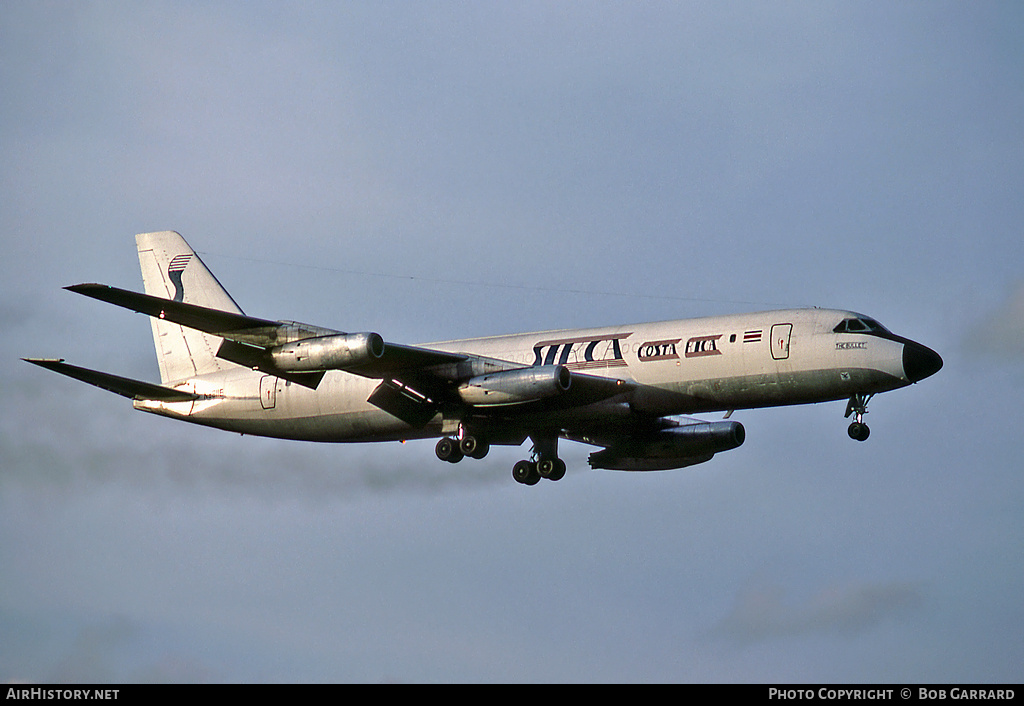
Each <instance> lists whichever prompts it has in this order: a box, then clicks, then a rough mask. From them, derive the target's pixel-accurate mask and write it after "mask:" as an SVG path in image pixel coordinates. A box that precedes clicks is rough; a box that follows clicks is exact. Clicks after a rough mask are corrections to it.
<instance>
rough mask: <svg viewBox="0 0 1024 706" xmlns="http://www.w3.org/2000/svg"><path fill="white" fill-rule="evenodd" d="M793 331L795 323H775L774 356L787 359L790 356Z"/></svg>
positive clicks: (772, 342) (772, 341)
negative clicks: (790, 341) (790, 339)
mask: <svg viewBox="0 0 1024 706" xmlns="http://www.w3.org/2000/svg"><path fill="white" fill-rule="evenodd" d="M792 333H793V324H775V325H774V326H772V340H771V346H772V358H774V359H775V360H787V359H788V358H789V337H790V336H791V335H792Z"/></svg>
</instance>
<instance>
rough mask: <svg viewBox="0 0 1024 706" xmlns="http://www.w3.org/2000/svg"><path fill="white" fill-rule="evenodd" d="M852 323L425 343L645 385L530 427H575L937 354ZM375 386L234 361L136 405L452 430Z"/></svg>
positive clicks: (747, 403)
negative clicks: (403, 408)
mask: <svg viewBox="0 0 1024 706" xmlns="http://www.w3.org/2000/svg"><path fill="white" fill-rule="evenodd" d="M845 320H858V321H859V320H863V317H861V316H860V315H858V314H856V313H853V312H848V311H839V310H830V309H787V310H780V311H767V312H759V313H752V314H737V315H729V316H717V317H706V318H696V319H682V320H676V321H663V322H655V323H643V324H633V325H628V326H617V327H604V328H592V329H574V330H556V331H544V332H536V333H523V334H516V335H511V336H495V337H487V338H475V339H465V340H457V341H446V342H440V343H430V344H426V345H425V347H428V348H431V349H434V350H440V351H449V352H453V353H470V354H473V355H474V356H482V357H486V358H493V359H495V360H500V361H506V362H508V363H514V364H517V365H520V366H522V367H527V366H540V365H562V366H565V367H566V368H567V369H568V370H569V371H571V372H581V373H587V374H589V375H594V376H600V377H605V378H610V379H616V380H623V381H627V382H636V383H640V384H641V385H642V387H639V388H637V389H635V390H631V391H629V392H624V393H623V394H622V395H621V396H617V397H612V398H610V399H605V400H602V401H600V402H597V403H595V404H594V405H591V406H590V408H588V407H583V408H579V407H574V408H572V409H570V410H566V411H565V412H559V411H558V410H555V411H551V410H545V411H542V412H539V413H538V415H537V416H535V417H534V418H532V419H531V420H530V422H529V426H530V427H531V428H533V427H536V426H538V425H539V426H543V427H550V428H557V427H568V428H571V427H573V426H576V425H579V424H581V423H583V422H585V421H587V420H588V419H598V418H604V417H606V416H607V415H608V414H609V413H610V410H611V408H613V407H619V408H622V409H623V410H628V411H629V412H631V413H640V414H649V415H656V416H666V415H683V414H697V413H706V412H716V411H725V410H737V409H749V408H757V407H772V406H778V405H792V404H807V403H815V402H826V401H831V400H840V399H847V398H850V397H852V396H853V395H857V394H860V395H871V394H874V393H877V392H884V391H887V390H893V389H896V388H900V387H904V386H906V385H909V384H911V383H913V382H915V381H916V380H917V379H921V378H923V377H926V376H927V375H929V374H931V372H934V370H931V371H930V372H929V371H928V369H929V368H931V367H935V363H934V361H933V360H931V356H934V355H935V354H934V353H932V352H931V351H929V349H927V348H925V347H924V346H921V345H920V344H917V343H914V342H912V341H909V340H907V339H903V338H900V337H898V336H895V335H893V334H891V333H888V332H887V331H884V330H882V331H843V332H836V331H835V330H834V329H835V328H836V326H837V325H838V324H839V323H840V322H842V321H845ZM869 321H870V320H869ZM935 358H937V356H935ZM938 364H939V365H941V362H939V363H938ZM915 366H916V367H915ZM908 368H909V370H908ZM935 369H937V367H936V368H935ZM377 384H378V381H377V380H374V379H368V378H365V377H361V376H359V375H354V374H352V373H348V372H344V371H340V370H333V371H328V372H327V373H326V375H325V377H324V379H323V381H322V382H321V383H320V385H319V386H318V387H317V388H316V389H310V388H308V387H304V386H302V385H298V384H293V383H291V382H289V381H288V380H285V379H283V378H280V377H277V376H274V375H266V374H262V373H260V372H258V371H252V370H247V369H243V368H235V369H233V370H229V371H222V372H217V373H210V374H207V375H201V376H197V377H194V378H190V379H187V380H182V381H179V382H177V383H174V384H171V385H169V386H170V387H173V388H176V389H182V390H187V391H189V392H194V393H196V394H198V395H200V399H197V400H195V401H188V402H161V401H155V400H137V401H136V402H135V406H136V408H138V409H142V410H145V411H148V412H153V413H156V414H161V415H165V416H169V417H175V418H178V419H183V420H186V421H190V422H195V423H198V424H205V425H209V426H214V427H217V428H221V429H226V430H230V431H236V432H240V433H244V434H254V435H261V436H272V437H278V438H289V439H304V440H312V441H329V442H363V441H386V440H396V439H413V438H428V437H436V436H438V435H440V434H442V433H443V432H444V431H447V430H444V429H443V426H444V424H445V422H444V420H443V416H442V415H441V414H438V415H437V416H436V417H435V418H434V419H433V420H431V421H430V422H428V423H427V424H426V425H422V426H418V427H417V426H412V425H410V424H408V423H405V422H403V421H401V420H400V419H398V418H396V417H394V416H393V415H391V414H388V413H387V412H384V411H383V410H381V409H379V408H378V407H376V406H374V405H372V404H370V403H369V402H367V401H366V400H367V398H368V397H369V396H370V394H371V393H372V392H373V390H374V388H375V387H376V386H377ZM524 429H525V427H524ZM519 440H520V441H521V438H520V439H519ZM512 443H515V441H514V440H513V442H512Z"/></svg>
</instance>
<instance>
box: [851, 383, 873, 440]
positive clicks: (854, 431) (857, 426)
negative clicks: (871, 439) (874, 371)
mask: <svg viewBox="0 0 1024 706" xmlns="http://www.w3.org/2000/svg"><path fill="white" fill-rule="evenodd" d="M872 397H874V394H871V395H861V394H856V395H854V396H853V397H851V398H850V402H849V404H847V405H846V416H847V417H849V416H850V415H851V414H852V415H853V419H854V421H853V422H851V423H850V428H849V429H848V430H847V432H848V433H849V434H850V438H851V439H853V440H854V441H867V439H868V435H869V434H870V433H871V430H870V429H868V425H867V424H865V423H864V415H865V414H867V413H868V400H870V399H871V398H872Z"/></svg>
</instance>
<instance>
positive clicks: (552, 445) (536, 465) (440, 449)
mask: <svg viewBox="0 0 1024 706" xmlns="http://www.w3.org/2000/svg"><path fill="white" fill-rule="evenodd" d="M489 450H490V444H488V443H487V440H486V439H484V438H483V437H479V436H475V435H473V434H469V433H467V432H466V431H465V430H464V429H460V430H459V436H458V437H456V438H452V437H450V436H446V437H443V438H442V439H441V440H440V441H438V442H437V446H435V447H434V453H436V454H437V457H438V458H439V459H441V460H442V461H447V462H448V463H458V462H459V461H461V460H462V459H464V458H465V457H467V456H469V457H470V458H483V457H484V456H486V455H487V452H488V451H489ZM512 477H513V478H514V479H515V480H516V482H517V483H522V484H523V485H536V484H537V483H539V482H540V479H541V478H547V479H548V480H561V479H562V478H564V477H565V461H563V460H562V459H560V458H558V439H557V437H556V438H554V439H547V438H543V439H535V440H534V446H533V453H532V455H531V459H530V460H523V461H519V462H517V463H516V465H514V466H513V467H512Z"/></svg>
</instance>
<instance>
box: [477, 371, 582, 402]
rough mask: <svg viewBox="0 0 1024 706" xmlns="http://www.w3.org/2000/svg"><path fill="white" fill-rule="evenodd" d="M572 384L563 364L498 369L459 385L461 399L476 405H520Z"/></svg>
mask: <svg viewBox="0 0 1024 706" xmlns="http://www.w3.org/2000/svg"><path fill="white" fill-rule="evenodd" d="M571 384H572V373H570V372H569V369H568V368H566V367H565V366H563V365H539V366H536V367H533V368H518V369H516V370H502V371H500V372H496V373H488V374H487V375H479V376H477V377H474V378H470V379H469V380H466V381H465V382H464V383H462V384H461V385H459V397H461V398H462V401H463V402H466V403H468V404H471V405H476V406H480V407H489V406H497V405H513V404H522V403H524V402H534V401H536V400H541V399H545V398H548V397H552V396H554V395H560V394H562V393H563V392H565V391H567V390H568V389H569V386H570V385H571Z"/></svg>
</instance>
